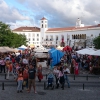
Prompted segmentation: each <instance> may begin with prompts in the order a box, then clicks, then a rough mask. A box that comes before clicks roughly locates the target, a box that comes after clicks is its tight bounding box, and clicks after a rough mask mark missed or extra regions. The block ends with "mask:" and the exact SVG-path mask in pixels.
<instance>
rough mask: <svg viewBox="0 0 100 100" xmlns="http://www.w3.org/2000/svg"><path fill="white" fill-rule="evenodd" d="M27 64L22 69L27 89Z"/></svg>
mask: <svg viewBox="0 0 100 100" xmlns="http://www.w3.org/2000/svg"><path fill="white" fill-rule="evenodd" d="M28 69H29V68H28V66H27V65H26V66H25V68H24V71H23V78H24V82H23V83H25V84H24V86H25V87H26V88H27V90H28Z"/></svg>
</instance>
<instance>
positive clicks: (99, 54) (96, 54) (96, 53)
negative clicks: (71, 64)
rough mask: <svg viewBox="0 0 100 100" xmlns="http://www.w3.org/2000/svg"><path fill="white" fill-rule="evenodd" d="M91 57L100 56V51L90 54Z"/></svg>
mask: <svg viewBox="0 0 100 100" xmlns="http://www.w3.org/2000/svg"><path fill="white" fill-rule="evenodd" d="M88 54H89V55H94V56H100V50H95V51H94V52H90V53H88Z"/></svg>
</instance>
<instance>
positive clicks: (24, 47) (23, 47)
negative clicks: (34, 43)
mask: <svg viewBox="0 0 100 100" xmlns="http://www.w3.org/2000/svg"><path fill="white" fill-rule="evenodd" d="M18 49H19V50H25V49H27V47H26V46H24V45H22V46H20V47H18Z"/></svg>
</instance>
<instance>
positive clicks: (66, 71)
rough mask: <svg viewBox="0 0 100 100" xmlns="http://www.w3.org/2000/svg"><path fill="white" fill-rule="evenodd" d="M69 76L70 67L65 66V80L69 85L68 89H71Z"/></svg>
mask: <svg viewBox="0 0 100 100" xmlns="http://www.w3.org/2000/svg"><path fill="white" fill-rule="evenodd" d="M68 74H70V70H69V68H68V66H64V78H65V80H66V81H67V84H68V88H70V83H69V79H68Z"/></svg>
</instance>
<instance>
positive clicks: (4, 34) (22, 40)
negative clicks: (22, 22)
mask: <svg viewBox="0 0 100 100" xmlns="http://www.w3.org/2000/svg"><path fill="white" fill-rule="evenodd" d="M26 43H27V40H26V36H25V35H22V34H17V33H13V32H12V31H11V29H10V27H9V25H6V24H5V23H2V22H0V46H9V47H14V48H15V47H19V46H21V45H26Z"/></svg>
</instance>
